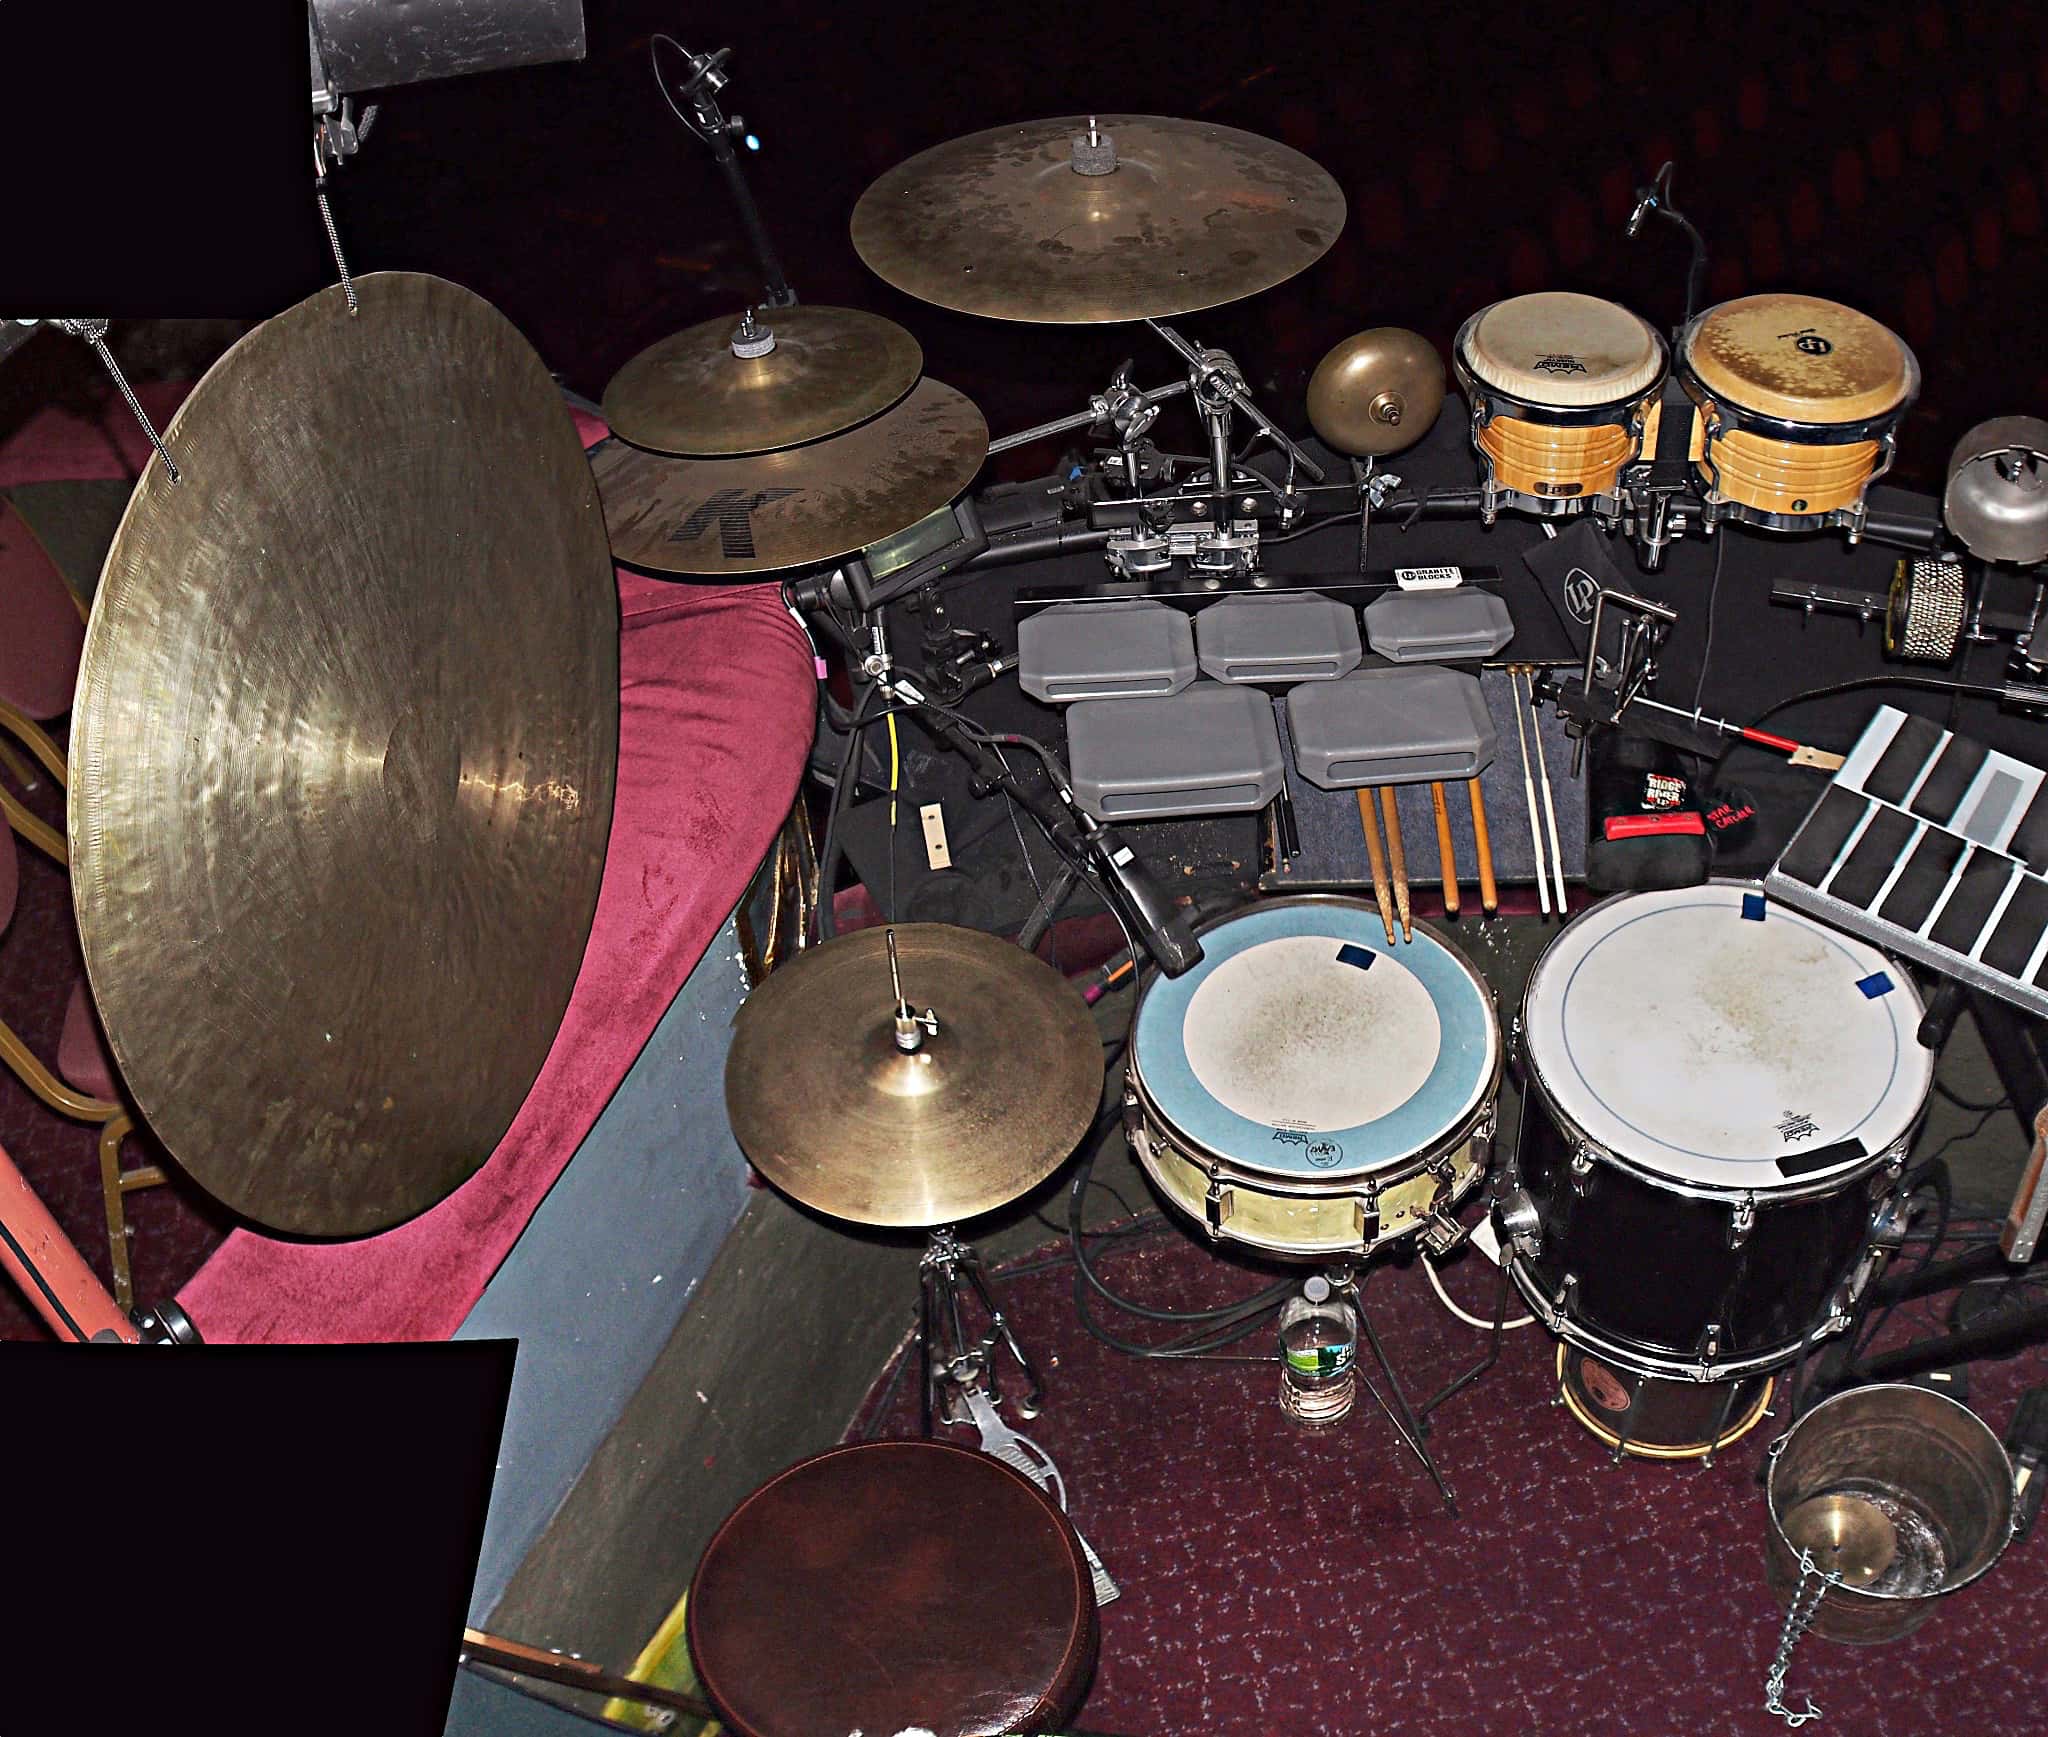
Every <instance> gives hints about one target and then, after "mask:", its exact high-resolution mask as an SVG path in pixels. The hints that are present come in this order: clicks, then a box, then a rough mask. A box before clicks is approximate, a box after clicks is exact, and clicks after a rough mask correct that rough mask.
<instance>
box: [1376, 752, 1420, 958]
mask: <svg viewBox="0 0 2048 1737" xmlns="http://www.w3.org/2000/svg"><path fill="white" fill-rule="evenodd" d="M1380 812H1381V813H1382V814H1384V815H1385V816H1386V817H1387V868H1388V870H1389V871H1390V872H1391V873H1392V875H1393V877H1394V909H1395V910H1396V911H1398V912H1399V913H1400V917H1401V938H1402V939H1403V940H1404V941H1412V940H1414V939H1415V922H1414V919H1413V918H1412V917H1411V916H1410V915H1409V911H1408V852H1407V851H1406V849H1404V848H1403V846H1402V843H1401V810H1400V809H1399V808H1398V807H1397V806H1396V805H1395V802H1394V787H1393V785H1391V784H1382V785H1381V786H1380Z"/></svg>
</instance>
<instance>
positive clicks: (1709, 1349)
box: [1698, 1321, 1721, 1381]
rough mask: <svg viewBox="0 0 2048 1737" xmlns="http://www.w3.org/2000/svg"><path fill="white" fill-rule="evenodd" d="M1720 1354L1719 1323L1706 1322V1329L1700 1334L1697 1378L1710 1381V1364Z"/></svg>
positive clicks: (1711, 1377)
mask: <svg viewBox="0 0 2048 1737" xmlns="http://www.w3.org/2000/svg"><path fill="white" fill-rule="evenodd" d="M1720 1354H1721V1324H1720V1322H1718V1321H1709V1322H1708V1323H1707V1330H1706V1331H1705V1332H1704V1333H1702V1334H1701V1335H1700V1367H1699V1376H1698V1379H1699V1380H1701V1381H1710V1380H1712V1379H1713V1376H1712V1374H1711V1366H1712V1364H1713V1361H1714V1359H1715V1358H1716V1357H1718V1356H1720Z"/></svg>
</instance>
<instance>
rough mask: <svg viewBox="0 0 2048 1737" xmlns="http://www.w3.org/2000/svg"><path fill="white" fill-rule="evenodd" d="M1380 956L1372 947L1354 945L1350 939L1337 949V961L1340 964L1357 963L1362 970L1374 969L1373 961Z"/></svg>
mask: <svg viewBox="0 0 2048 1737" xmlns="http://www.w3.org/2000/svg"><path fill="white" fill-rule="evenodd" d="M1378 957H1379V955H1378V954H1377V953H1375V952H1374V951H1373V950H1372V949H1371V948H1370V947H1358V946H1354V945H1353V944H1352V943H1351V942H1349V941H1346V942H1345V943H1344V945H1343V946H1341V947H1339V948H1338V949H1337V963H1338V964H1339V965H1356V966H1357V967H1358V968H1359V970H1361V971H1370V970H1371V969H1372V962H1373V961H1374V960H1375V959H1377V958H1378Z"/></svg>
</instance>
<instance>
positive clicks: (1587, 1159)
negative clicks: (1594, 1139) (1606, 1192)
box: [1570, 1140, 1593, 1200]
mask: <svg viewBox="0 0 2048 1737" xmlns="http://www.w3.org/2000/svg"><path fill="white" fill-rule="evenodd" d="M1570 1169H1571V1177H1572V1192H1573V1193H1574V1194H1576V1195H1578V1196H1579V1198H1580V1199H1582V1200H1583V1199H1584V1198H1585V1196H1586V1191H1587V1189H1588V1188H1590V1187H1591V1186H1592V1177H1593V1148H1592V1147H1591V1146H1590V1145H1589V1144H1587V1143H1586V1142H1585V1141H1583V1140H1582V1141H1580V1142H1579V1144H1578V1145H1577V1146H1576V1147H1574V1148H1573V1150H1572V1161H1571V1165H1570Z"/></svg>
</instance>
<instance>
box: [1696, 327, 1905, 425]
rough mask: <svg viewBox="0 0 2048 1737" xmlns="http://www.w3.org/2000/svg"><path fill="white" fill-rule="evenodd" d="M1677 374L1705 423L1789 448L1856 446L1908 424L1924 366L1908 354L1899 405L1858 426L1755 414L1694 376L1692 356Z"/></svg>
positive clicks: (1862, 420)
mask: <svg viewBox="0 0 2048 1737" xmlns="http://www.w3.org/2000/svg"><path fill="white" fill-rule="evenodd" d="M1675 371H1676V373H1677V375H1678V383H1679V385H1680V386H1682V387H1683V388H1684V389H1685V395H1686V396H1687V397H1688V398H1690V399H1691V400H1692V401H1693V403H1694V404H1695V405H1697V406H1698V407H1699V412H1700V417H1701V420H1702V421H1705V420H1706V419H1707V418H1708V417H1710V416H1720V417H1722V418H1723V419H1724V420H1726V421H1728V422H1730V423H1731V424H1732V425H1733V426H1734V427H1735V428H1737V429H1738V430H1740V431H1741V432H1742V433H1744V434H1755V433H1759V432H1762V433H1765V434H1768V435H1769V436H1770V438H1771V439H1773V440H1781V441H1783V442H1785V443H1786V444H1787V445H1788V446H1854V445H1855V444H1856V443H1857V442H1858V441H1859V440H1883V439H1884V438H1885V437H1886V435H1888V434H1890V433H1891V432H1892V431H1893V430H1894V429H1895V428H1897V427H1898V425H1899V424H1900V423H1901V422H1902V421H1904V420H1905V417H1906V413H1907V412H1908V411H1909V410H1911V409H1912V408H1913V404H1914V401H1915V400H1916V399H1917V398H1918V397H1919V396H1920V364H1919V363H1918V362H1917V361H1916V360H1914V357H1913V352H1912V351H1911V350H1908V351H1907V352H1906V384H1905V388H1904V390H1903V391H1902V392H1901V393H1900V394H1899V398H1898V401H1897V402H1896V403H1895V404H1893V405H1892V406H1891V407H1890V408H1889V409H1887V410H1880V411H1878V412H1876V413H1875V414H1874V415H1871V416H1865V417H1861V418H1859V419H1858V420H1857V421H1855V422H1799V421H1795V420H1793V419H1791V418H1789V417H1784V416H1772V415H1770V414H1769V413H1768V412H1766V411H1762V410H1752V409H1750V408H1749V406H1748V405H1746V404H1743V403H1741V402H1740V401H1739V400H1737V399H1734V398H1731V397H1729V396H1728V395H1727V394H1726V393H1716V392H1715V391H1714V389H1713V388H1712V387H1710V386H1709V385H1708V384H1707V383H1706V382H1705V381H1704V380H1702V379H1701V378H1700V377H1699V376H1698V375H1697V374H1695V373H1694V372H1693V368H1692V359H1691V356H1690V354H1689V353H1688V352H1687V351H1685V350H1682V351H1681V354H1680V355H1679V358H1678V361H1677V364H1676V369H1675ZM1707 432H1708V433H1709V434H1710V435H1711V434H1713V432H1714V430H1712V429H1711V428H1709V429H1708V431H1707Z"/></svg>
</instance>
